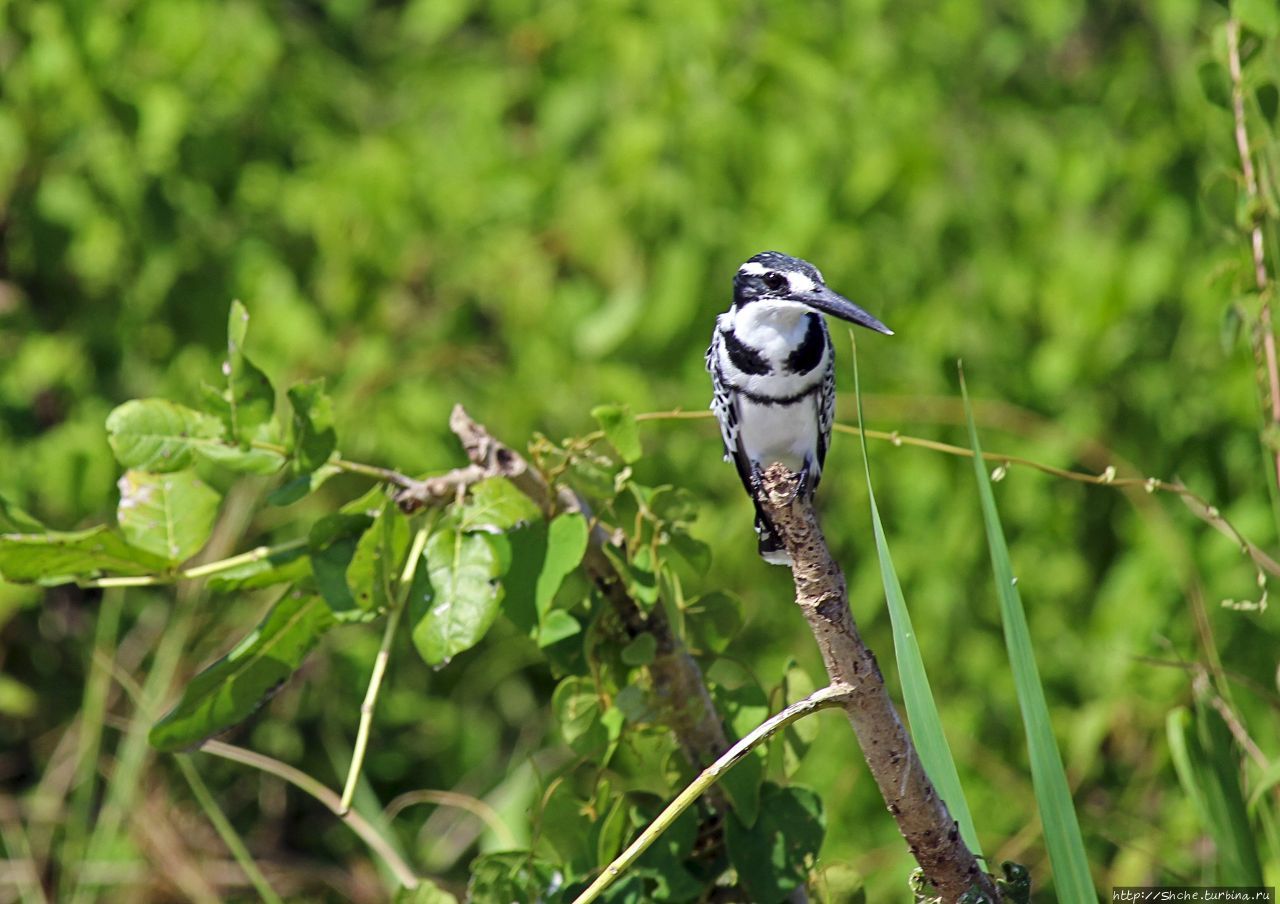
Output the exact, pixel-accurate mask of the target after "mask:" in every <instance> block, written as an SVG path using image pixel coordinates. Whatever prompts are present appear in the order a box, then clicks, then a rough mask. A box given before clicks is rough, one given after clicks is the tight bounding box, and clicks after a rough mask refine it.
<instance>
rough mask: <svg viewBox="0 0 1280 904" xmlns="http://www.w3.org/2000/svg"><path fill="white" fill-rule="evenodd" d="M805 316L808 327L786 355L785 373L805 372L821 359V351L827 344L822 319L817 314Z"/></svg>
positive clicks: (815, 365)
mask: <svg viewBox="0 0 1280 904" xmlns="http://www.w3.org/2000/svg"><path fill="white" fill-rule="evenodd" d="M805 316H806V317H807V318H808V320H809V329H808V330H806V331H805V334H804V340H803V341H802V342H801V343H800V344H799V345H797V346H796V347H795V350H794V351H793V352H791V354H789V355H787V373H792V374H807V373H808V372H809V371H811V370H813V369H814V368H815V367H817V366H818V363H819V362H820V361H821V360H822V351H823V349H824V348H825V347H826V344H827V337H826V335H825V334H824V332H823V329H822V321H821V320H820V319H819V316H818V315H817V314H807V315H805Z"/></svg>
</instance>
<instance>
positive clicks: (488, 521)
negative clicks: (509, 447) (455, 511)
mask: <svg viewBox="0 0 1280 904" xmlns="http://www.w3.org/2000/svg"><path fill="white" fill-rule="evenodd" d="M541 517H542V510H541V509H540V508H538V506H537V504H536V503H535V502H534V501H533V500H532V499H530V498H529V497H528V496H526V495H525V494H524V493H522V492H520V490H518V489H516V485H515V484H514V483H512V482H511V481H510V480H507V479H506V478H505V477H490V478H488V479H486V480H482V481H480V482H479V483H477V484H476V485H475V486H473V487H472V488H471V492H470V495H469V496H468V498H467V502H466V505H464V506H463V507H462V512H461V515H460V521H459V525H460V527H461V529H462V530H464V531H467V530H487V531H493V532H501V531H506V530H511V529H512V528H513V527H517V526H518V525H521V524H526V523H528V522H530V521H534V520H536V519H538V518H541Z"/></svg>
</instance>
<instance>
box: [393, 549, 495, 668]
mask: <svg viewBox="0 0 1280 904" xmlns="http://www.w3.org/2000/svg"><path fill="white" fill-rule="evenodd" d="M495 539H500V538H494V537H490V536H488V535H487V534H467V533H463V532H462V531H457V530H442V531H439V532H438V533H435V534H432V535H431V539H429V540H428V541H427V549H426V552H425V555H426V557H427V562H426V565H427V567H426V569H420V570H421V571H425V573H426V574H427V576H428V579H429V581H430V584H429V587H428V588H424V589H423V590H422V591H421V592H417V582H416V581H415V591H414V592H412V593H411V599H410V609H409V614H410V617H411V619H412V624H413V643H414V645H415V646H416V647H417V648H418V653H419V654H420V655H421V656H422V658H423V659H424V660H425V661H426V662H427V664H428V665H433V666H442V665H447V664H448V662H449V661H450V660H451V659H452V658H453V657H454V656H456V655H458V654H459V653H461V652H462V651H464V650H469V649H470V648H471V647H473V646H475V645H476V644H477V643H479V642H480V639H481V638H482V637H484V635H485V632H487V631H488V630H489V626H490V625H492V624H493V621H494V619H495V618H497V616H498V608H499V604H500V603H501V602H502V585H501V584H500V583H499V582H498V578H499V577H501V575H502V572H503V570H505V566H504V563H503V562H502V561H501V558H500V556H499V554H498V550H497V546H496V544H495V543H494V542H493V541H494V540H495Z"/></svg>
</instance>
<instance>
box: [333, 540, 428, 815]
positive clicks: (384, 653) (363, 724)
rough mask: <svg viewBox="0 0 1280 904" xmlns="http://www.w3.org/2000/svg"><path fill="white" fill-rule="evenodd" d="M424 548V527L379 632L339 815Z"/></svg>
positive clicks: (346, 805) (352, 787)
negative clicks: (384, 623)
mask: <svg viewBox="0 0 1280 904" xmlns="http://www.w3.org/2000/svg"><path fill="white" fill-rule="evenodd" d="M426 545H427V528H425V527H423V528H420V529H419V530H418V533H417V534H416V535H415V536H414V538H413V546H412V547H411V548H410V549H409V558H408V559H406V560H405V563H404V572H403V574H401V575H400V586H399V588H397V589H398V592H397V594H396V597H395V599H394V600H393V602H392V605H391V611H390V612H388V613H387V625H386V628H385V629H384V630H383V632H382V644H381V645H380V646H379V647H378V655H377V657H376V658H375V659H374V660H373V673H372V674H371V675H370V676H369V689H368V690H367V691H365V695H364V702H363V703H361V704H360V727H359V729H358V730H357V731H356V746H355V749H354V750H353V751H352V752H351V768H350V769H348V770H347V783H346V786H345V787H344V788H343V789H342V800H341V808H342V813H340V814H339V815H342V814H345V813H346V812H347V811H348V810H350V809H351V798H352V797H354V796H355V793H356V783H357V782H359V781H360V770H361V768H362V767H363V766H364V755H365V750H366V749H367V748H368V746H369V731H370V730H371V729H372V727H373V711H374V708H375V707H376V706H377V705H378V692H379V691H380V690H381V688H382V678H383V676H384V675H385V674H386V672H387V661H388V660H389V659H390V658H391V642H392V640H393V639H394V638H395V636H396V628H398V627H399V626H400V616H401V615H403V614H404V607H405V601H406V600H407V599H408V597H409V588H410V586H411V585H412V584H413V576H414V574H415V573H416V572H417V570H418V562H419V561H421V559H422V549H423V547H425V546H426Z"/></svg>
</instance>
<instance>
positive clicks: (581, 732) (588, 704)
mask: <svg viewBox="0 0 1280 904" xmlns="http://www.w3.org/2000/svg"><path fill="white" fill-rule="evenodd" d="M551 710H552V712H554V713H555V715H556V721H557V722H558V723H559V725H560V734H561V735H563V736H564V740H565V743H566V744H568V745H569V746H570V747H571V748H573V750H574V752H576V753H578V754H579V755H581V756H585V757H588V758H592V759H594V758H596V757H599V756H600V755H601V753H602V752H603V751H604V750H605V749H606V748H607V747H608V745H609V731H608V729H607V728H606V727H605V725H604V723H603V722H602V721H601V716H602V714H603V712H604V708H603V706H602V704H601V702H600V695H599V693H597V692H596V688H595V685H594V684H593V683H592V682H591V681H590V680H589V679H587V678H581V677H578V676H576V675H571V676H570V677H568V678H566V679H564V680H563V681H561V682H560V683H559V684H558V685H557V686H556V689H555V691H554V692H553V693H552V695H551Z"/></svg>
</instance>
